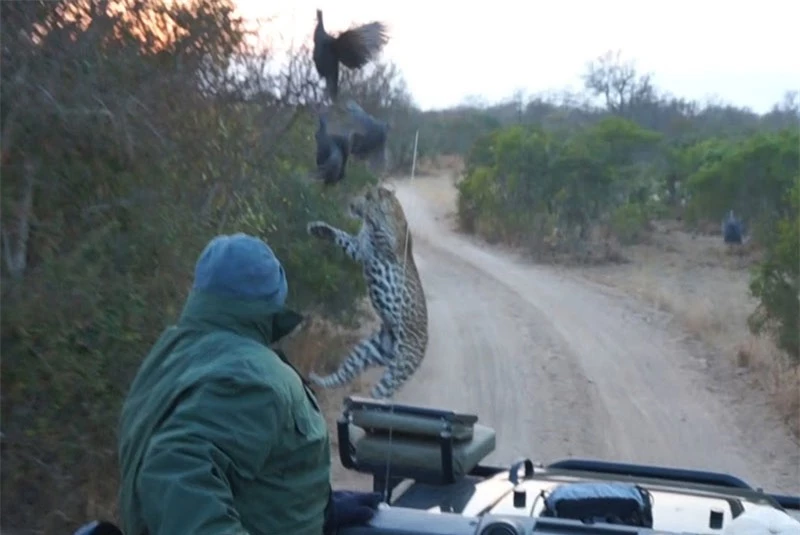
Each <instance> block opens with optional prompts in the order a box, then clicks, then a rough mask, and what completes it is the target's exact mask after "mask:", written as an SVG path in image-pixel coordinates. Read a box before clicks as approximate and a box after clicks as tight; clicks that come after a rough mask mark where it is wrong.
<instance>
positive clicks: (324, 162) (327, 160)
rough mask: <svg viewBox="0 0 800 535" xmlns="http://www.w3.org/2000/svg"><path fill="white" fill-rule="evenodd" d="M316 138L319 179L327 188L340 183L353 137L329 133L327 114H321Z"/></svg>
mask: <svg viewBox="0 0 800 535" xmlns="http://www.w3.org/2000/svg"><path fill="white" fill-rule="evenodd" d="M314 137H315V139H316V142H317V178H319V179H320V180H322V181H323V183H324V184H325V185H327V186H330V185H332V184H335V183H337V182H340V181H341V180H342V179H344V176H345V169H346V168H347V159H348V157H349V155H350V142H351V137H350V136H346V135H342V134H330V133H328V119H327V114H326V113H325V112H321V113H320V114H319V126H318V127H317V131H316V133H315V134H314Z"/></svg>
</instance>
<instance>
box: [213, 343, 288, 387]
mask: <svg viewBox="0 0 800 535" xmlns="http://www.w3.org/2000/svg"><path fill="white" fill-rule="evenodd" d="M212 337H213V339H211V340H208V342H210V344H208V345H207V351H208V352H209V355H208V356H209V357H210V358H209V360H208V361H207V366H208V369H207V372H208V373H209V375H211V376H214V377H216V378H220V379H222V380H226V381H230V382H233V383H239V384H241V385H242V386H247V385H251V386H259V385H260V386H263V387H266V388H273V389H275V388H278V389H281V386H282V384H283V383H284V382H285V377H286V374H287V368H288V367H287V366H286V364H285V363H284V362H283V361H282V360H281V358H280V357H279V356H278V354H277V353H276V352H275V351H274V350H272V349H271V348H269V347H267V346H266V345H264V344H261V343H259V342H257V341H255V340H251V339H249V338H245V337H241V336H236V335H231V334H228V333H219V334H215V335H212Z"/></svg>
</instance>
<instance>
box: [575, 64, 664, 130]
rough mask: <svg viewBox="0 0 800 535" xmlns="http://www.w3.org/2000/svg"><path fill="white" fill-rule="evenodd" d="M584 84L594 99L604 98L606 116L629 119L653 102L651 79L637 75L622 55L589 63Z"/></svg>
mask: <svg viewBox="0 0 800 535" xmlns="http://www.w3.org/2000/svg"><path fill="white" fill-rule="evenodd" d="M583 81H584V87H585V88H586V89H587V90H589V92H590V93H591V94H592V95H593V96H595V97H602V98H603V100H604V102H605V106H606V109H607V110H608V111H609V112H611V113H614V114H616V115H620V116H622V117H626V118H631V117H632V116H633V114H634V113H635V109H636V108H637V107H639V106H641V105H643V104H647V103H651V102H653V100H654V99H655V90H654V87H653V85H652V75H650V74H638V73H637V72H636V67H635V63H634V62H633V61H625V60H623V59H622V53H621V51H616V52H612V51H609V52H606V53H605V54H603V55H602V56H600V57H598V58H597V59H595V60H593V61H590V62H589V64H588V65H587V72H586V73H585V74H584V75H583Z"/></svg>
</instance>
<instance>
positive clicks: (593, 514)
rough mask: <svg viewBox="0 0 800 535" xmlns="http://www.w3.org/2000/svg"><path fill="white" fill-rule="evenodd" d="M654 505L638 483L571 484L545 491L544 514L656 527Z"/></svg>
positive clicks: (589, 521)
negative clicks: (547, 492)
mask: <svg viewBox="0 0 800 535" xmlns="http://www.w3.org/2000/svg"><path fill="white" fill-rule="evenodd" d="M652 506H653V503H652V496H651V495H650V493H649V492H647V490H646V489H643V488H642V487H640V486H638V485H632V484H627V483H603V482H586V483H567V484H565V485H559V486H558V487H556V488H555V489H553V490H552V492H550V493H549V494H545V496H544V510H543V511H542V514H541V515H540V516H543V517H551V518H569V519H572V520H580V521H582V522H585V523H594V522H605V523H607V524H622V525H626V526H639V527H645V528H652V527H653V508H652Z"/></svg>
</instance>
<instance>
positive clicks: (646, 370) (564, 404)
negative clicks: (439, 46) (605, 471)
mask: <svg viewBox="0 0 800 535" xmlns="http://www.w3.org/2000/svg"><path fill="white" fill-rule="evenodd" d="M395 188H396V191H397V195H398V198H399V199H400V200H401V202H402V203H403V205H404V207H405V210H406V214H407V216H408V219H409V221H410V223H411V227H412V232H413V235H414V257H415V259H416V262H417V265H418V267H419V269H420V272H421V276H422V279H423V284H424V286H425V290H426V293H427V298H428V307H429V317H430V320H429V321H430V323H429V327H430V333H431V340H430V345H429V347H428V352H427V356H426V360H425V362H424V364H423V366H422V367H421V369H420V370H419V372H418V373H417V375H416V376H414V377H413V378H412V379H411V381H410V382H409V383H407V385H406V386H405V388H404V389H403V390H402V391H401V392H400V393H399V394H398V396H397V398H396V399H397V401H400V402H409V403H421V404H425V405H439V406H445V407H449V408H453V409H457V410H464V411H471V412H474V413H476V414H478V415H479V417H480V420H481V422H482V423H484V424H486V425H491V426H493V427H494V428H495V429H496V430H497V433H498V447H497V450H496V452H495V453H494V454H493V455H492V456H491V457H490V458H489V459H487V461H489V462H494V463H501V464H508V463H510V462H512V461H513V460H515V458H517V457H519V456H527V457H530V458H532V459H534V460H536V461H544V462H549V461H553V460H556V459H559V458H564V457H569V456H582V457H592V458H602V459H611V460H619V461H627V462H642V463H658V464H663V465H671V466H680V467H686V468H697V469H708V470H718V471H725V472H730V473H733V474H736V475H738V476H740V477H743V478H745V479H746V480H748V481H750V482H751V484H754V485H757V486H763V487H764V488H766V489H769V490H772V491H776V492H792V493H800V446H799V445H798V444H797V443H796V442H795V441H794V440H793V439H792V437H791V435H790V434H789V433H788V432H787V430H786V429H785V426H784V425H782V423H781V422H780V421H779V420H778V419H777V417H776V416H775V415H774V414H772V412H771V411H770V409H769V408H768V404H767V403H766V402H763V403H753V399H751V398H747V399H745V398H746V397H747V396H744V397H743V396H742V395H741V392H740V391H739V390H738V388H737V385H736V384H731V383H729V382H727V381H725V377H723V376H721V375H719V374H710V373H708V362H707V358H706V355H703V354H702V353H701V352H699V350H698V349H697V347H696V345H693V344H692V343H690V341H688V340H687V336H686V334H685V333H683V332H681V331H680V330H679V329H678V327H676V326H675V325H674V324H673V323H670V322H667V321H664V318H663V313H660V312H659V311H658V310H657V309H655V308H654V307H653V306H651V305H647V304H646V303H644V302H642V301H639V300H636V299H634V298H632V297H629V296H628V295H627V294H625V293H624V292H622V291H619V290H615V289H613V288H610V287H608V286H606V285H602V284H598V283H597V282H592V281H590V280H588V279H587V278H585V277H582V276H580V274H579V273H578V272H577V271H567V270H563V269H558V268H550V267H545V266H536V265H531V264H530V263H527V262H525V261H523V260H521V259H520V258H517V257H516V256H515V255H513V254H512V253H511V252H509V251H503V250H501V249H499V248H496V247H491V248H490V247H489V246H487V245H485V244H482V243H481V242H479V241H477V240H475V239H471V238H469V237H465V236H463V235H460V234H457V233H456V232H454V231H453V230H452V227H453V224H452V222H451V221H450V216H449V215H448V214H449V213H450V212H452V209H453V206H454V199H455V193H454V191H453V188H452V184H451V181H450V180H448V179H430V178H425V179H416V180H414V181H413V182H411V181H408V180H398V181H396V182H395ZM370 376H374V375H372V374H370ZM331 394H333V396H331V397H336V398H337V401H338V400H340V399H341V393H340V394H339V395H338V396H337V395H335V394H334V393H333V392H331ZM337 464H338V463H337ZM337 473H338V474H339V476H341V475H342V472H341V470H335V474H337ZM335 478H336V476H335ZM336 479H339V478H336ZM348 479H349V480H350V483H353V482H355V481H356V480H358V481H361V482H362V484H363V483H364V482H365V481H364V479H363V478H356V479H353V477H352V475H351V477H349V478H348ZM362 484H359V485H358V486H359V487H360V486H363V485H362Z"/></svg>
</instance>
